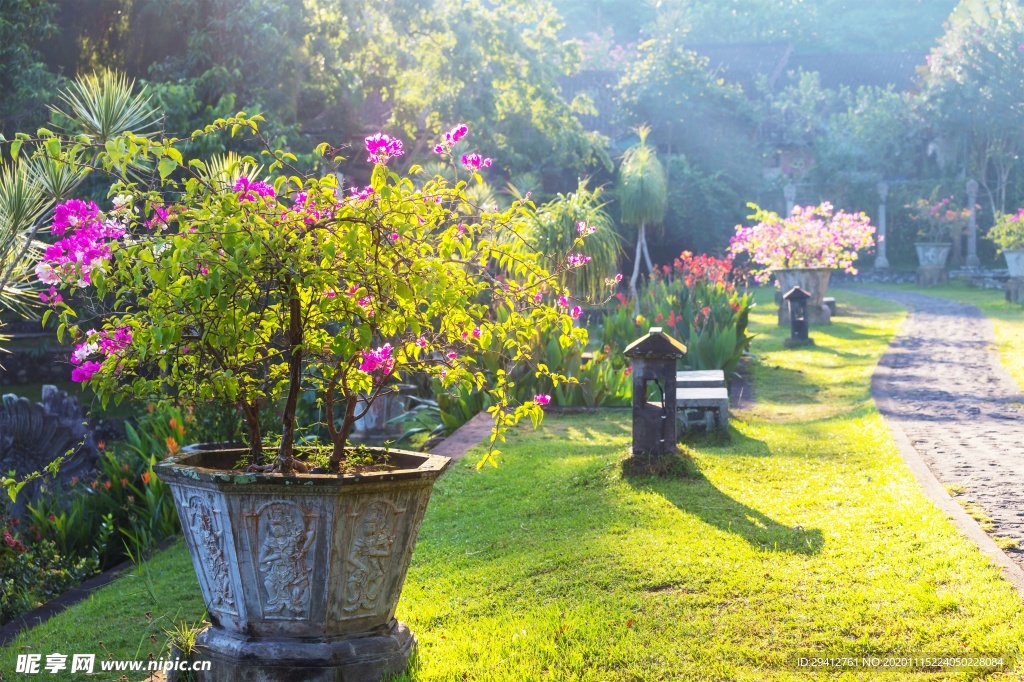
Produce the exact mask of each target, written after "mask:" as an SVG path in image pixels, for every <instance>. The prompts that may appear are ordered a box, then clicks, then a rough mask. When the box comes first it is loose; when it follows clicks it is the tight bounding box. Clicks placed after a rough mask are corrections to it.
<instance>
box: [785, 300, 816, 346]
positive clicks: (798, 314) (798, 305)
mask: <svg viewBox="0 0 1024 682" xmlns="http://www.w3.org/2000/svg"><path fill="white" fill-rule="evenodd" d="M810 297H811V295H810V294H809V293H807V292H806V291H804V290H803V289H801V288H800V287H793V288H792V289H790V290H789V291H787V292H786V293H785V294H784V295H783V296H782V298H783V299H784V300H785V301H786V302H787V303H788V304H789V338H788V339H786V341H785V342H784V343H785V346H786V348H795V347H797V346H810V345H813V344H814V341H812V340H811V337H810V336H808V335H807V323H808V321H807V300H808V299H810Z"/></svg>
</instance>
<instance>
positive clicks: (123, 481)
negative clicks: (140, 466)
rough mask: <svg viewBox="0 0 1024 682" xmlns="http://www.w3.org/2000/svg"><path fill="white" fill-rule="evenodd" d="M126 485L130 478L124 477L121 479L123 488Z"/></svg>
mask: <svg viewBox="0 0 1024 682" xmlns="http://www.w3.org/2000/svg"><path fill="white" fill-rule="evenodd" d="M126 485H128V479H127V478H122V479H121V487H122V488H123V487H124V486H126Z"/></svg>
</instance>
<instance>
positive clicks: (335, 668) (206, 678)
mask: <svg viewBox="0 0 1024 682" xmlns="http://www.w3.org/2000/svg"><path fill="white" fill-rule="evenodd" d="M415 645H416V639H415V638H414V637H413V635H412V632H411V631H410V630H409V628H408V627H407V626H406V625H405V623H400V622H398V621H396V620H392V621H391V627H390V629H389V630H387V631H386V632H384V633H382V634H379V635H366V636H355V637H340V638H336V639H329V640H319V641H301V640H295V639H259V638H247V637H242V636H239V635H233V634H231V633H229V632H225V631H224V630H222V629H219V628H207V629H206V630H203V632H201V633H200V634H199V638H198V641H197V643H196V649H197V651H196V656H195V659H196V660H203V661H210V670H209V672H203V673H194V679H195V680H196V682H378V680H381V679H383V678H387V677H388V676H390V675H397V674H399V673H401V672H402V671H404V670H405V668H406V665H407V664H408V662H409V655H410V654H411V653H412V649H413V647H414V646H415Z"/></svg>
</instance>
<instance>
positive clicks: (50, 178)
mask: <svg viewBox="0 0 1024 682" xmlns="http://www.w3.org/2000/svg"><path fill="white" fill-rule="evenodd" d="M81 156H82V152H81V150H77V151H76V150H74V149H71V150H63V151H62V152H61V157H60V158H54V157H52V156H50V155H49V154H40V155H38V156H34V157H32V159H31V160H29V161H28V162H27V163H28V168H27V170H28V175H29V177H30V178H31V180H32V182H33V183H34V184H35V185H37V186H38V187H39V189H40V191H41V192H42V193H43V194H44V195H46V196H47V197H49V198H50V199H51V200H53V201H62V200H64V199H67V198H68V197H70V196H71V193H72V192H74V191H75V188H76V187H78V186H79V185H80V184H81V183H82V180H83V179H85V176H86V175H87V174H88V172H89V171H88V169H87V167H86V165H85V164H84V163H83V162H82V160H81Z"/></svg>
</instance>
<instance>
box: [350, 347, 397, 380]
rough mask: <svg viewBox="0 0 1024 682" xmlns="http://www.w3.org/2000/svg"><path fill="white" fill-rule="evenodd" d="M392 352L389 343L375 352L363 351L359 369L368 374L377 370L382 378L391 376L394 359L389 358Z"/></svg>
mask: <svg viewBox="0 0 1024 682" xmlns="http://www.w3.org/2000/svg"><path fill="white" fill-rule="evenodd" d="M392 350H393V349H392V348H391V344H390V343H385V344H384V345H383V346H381V347H379V348H377V349H376V350H364V351H363V362H362V363H361V364H360V365H359V369H361V370H362V371H364V372H366V373H368V374H369V373H373V372H376V371H378V370H379V371H380V372H381V374H383V375H384V376H387V375H388V374H391V371H392V370H393V369H394V368H395V359H394V358H393V357H392V356H391V351H392Z"/></svg>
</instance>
